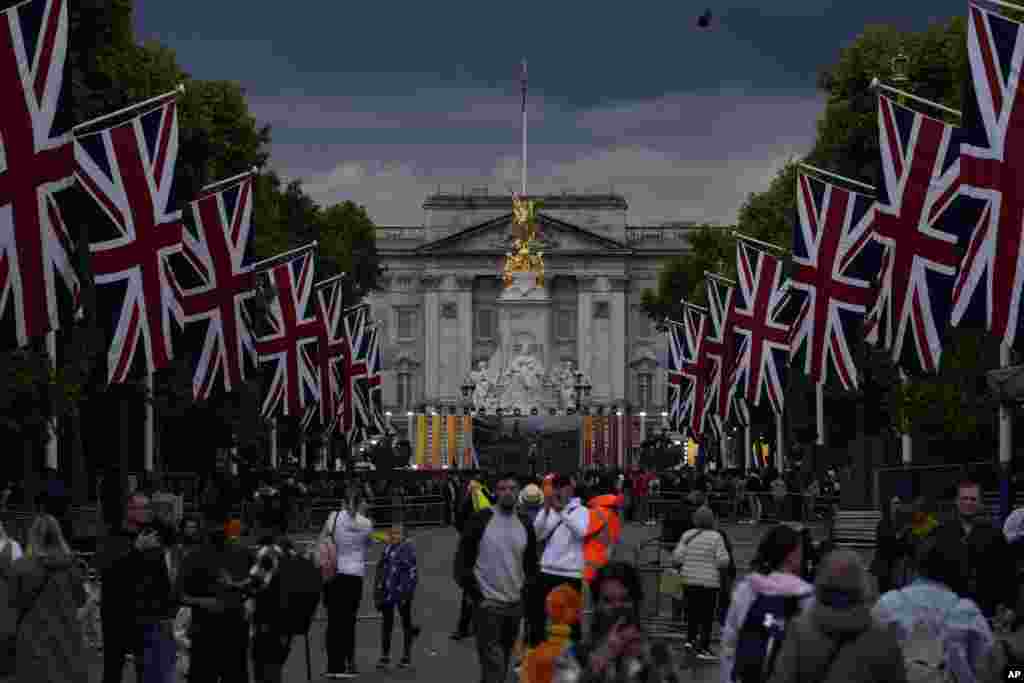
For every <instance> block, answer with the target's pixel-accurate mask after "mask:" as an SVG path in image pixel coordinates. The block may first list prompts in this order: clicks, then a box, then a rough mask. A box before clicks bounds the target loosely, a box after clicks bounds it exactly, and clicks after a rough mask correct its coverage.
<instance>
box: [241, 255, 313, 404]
mask: <svg viewBox="0 0 1024 683" xmlns="http://www.w3.org/2000/svg"><path fill="white" fill-rule="evenodd" d="M315 250H316V244H315V243H314V244H311V245H307V246H305V247H300V248H299V249H296V250H293V251H291V252H288V253H287V254H282V255H280V256H276V257H274V258H272V259H268V260H267V261H263V262H261V263H257V264H255V265H253V266H252V270H253V272H254V273H257V285H258V286H260V287H262V288H263V289H264V290H266V289H270V290H272V292H273V297H272V299H271V302H270V306H269V307H268V310H267V316H266V320H265V322H266V324H267V326H268V328H269V330H268V331H267V333H266V334H260V333H257V335H256V353H257V356H258V358H259V362H260V364H261V365H269V366H271V367H270V381H269V388H268V390H267V395H266V397H264V399H263V406H262V408H261V411H260V414H261V415H262V416H263V417H273V416H276V415H285V416H294V417H298V418H300V419H301V418H302V417H303V415H304V413H305V408H306V406H308V405H310V404H312V403H313V402H315V401H318V400H319V398H320V387H319V383H318V381H317V379H318V373H317V362H316V361H317V348H316V344H317V341H318V340H319V338H320V328H321V324H320V320H319V318H317V317H316V315H315V313H313V311H312V310H311V307H310V299H311V296H310V295H311V294H312V292H313V270H314V267H315V258H316V251H315Z"/></svg>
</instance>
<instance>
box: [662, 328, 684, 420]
mask: <svg viewBox="0 0 1024 683" xmlns="http://www.w3.org/2000/svg"><path fill="white" fill-rule="evenodd" d="M666 322H668V333H667V334H668V366H667V368H666V370H667V375H668V401H667V403H668V417H669V424H670V425H671V426H672V429H673V430H674V431H679V430H680V429H681V428H682V427H683V425H684V424H685V422H686V416H687V413H686V410H685V405H684V393H686V392H685V391H684V378H683V375H682V372H683V364H684V363H685V360H686V359H685V356H684V352H685V350H686V349H687V348H688V346H687V341H686V339H685V335H686V324H685V323H681V322H677V321H675V320H668V321H666Z"/></svg>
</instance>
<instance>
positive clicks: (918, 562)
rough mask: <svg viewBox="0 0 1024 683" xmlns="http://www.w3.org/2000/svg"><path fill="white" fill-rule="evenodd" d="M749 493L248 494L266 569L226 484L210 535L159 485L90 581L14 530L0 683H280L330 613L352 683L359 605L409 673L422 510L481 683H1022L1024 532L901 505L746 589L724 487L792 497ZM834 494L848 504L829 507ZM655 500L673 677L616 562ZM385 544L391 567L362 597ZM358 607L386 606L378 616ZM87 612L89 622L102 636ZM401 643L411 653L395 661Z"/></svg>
mask: <svg viewBox="0 0 1024 683" xmlns="http://www.w3.org/2000/svg"><path fill="white" fill-rule="evenodd" d="M748 474H749V476H747V475H745V476H743V477H737V476H732V477H731V478H730V475H729V473H720V474H718V475H714V474H712V475H708V474H703V473H698V472H696V471H695V470H690V469H684V470H679V471H673V472H668V473H661V474H655V473H652V472H645V471H643V470H634V471H627V472H622V471H604V472H588V473H583V474H582V475H580V476H579V477H578V478H577V477H572V476H568V475H564V474H551V475H548V476H545V477H543V478H531V477H520V476H518V475H514V474H504V475H499V476H496V477H493V476H492V477H479V476H477V477H473V476H472V475H469V474H466V473H450V474H448V476H445V477H443V478H438V479H435V480H429V481H418V482H402V483H399V482H371V481H364V480H359V479H357V478H349V479H347V480H342V481H339V482H336V481H332V480H330V479H327V478H319V479H310V480H304V481H303V480H301V479H299V478H297V477H295V475H291V474H284V475H281V476H280V477H278V478H269V477H262V478H259V479H256V480H255V481H254V482H253V484H252V488H251V489H250V490H249V491H248V492H246V493H242V491H243V490H244V489H238V490H237V491H236V494H235V495H236V496H237V497H240V498H241V499H242V500H246V501H248V502H251V503H253V504H254V505H256V504H261V505H262V508H260V509H261V510H269V511H271V513H268V519H266V520H265V522H266V523H265V524H259V525H254V526H256V527H257V528H258V529H259V530H260V532H261V533H262V532H267V533H266V534H265V535H263V536H262V537H260V538H259V540H258V542H257V543H256V544H255V547H252V545H251V541H250V543H249V544H248V545H247V544H243V543H242V542H241V536H242V527H243V524H242V520H240V519H239V518H237V516H236V515H235V514H234V513H233V510H235V509H236V508H235V506H234V505H233V504H232V500H233V498H232V495H226V496H225V495H223V491H225V485H224V484H223V483H222V482H221V483H220V484H219V491H220V492H221V493H222V495H220V496H214V495H213V494H211V493H210V490H211V489H212V490H217V489H218V487H216V486H210V487H207V489H206V491H204V492H203V493H202V494H201V495H202V496H205V501H204V500H202V499H201V500H200V501H199V503H200V505H199V513H200V514H196V515H191V514H188V513H185V514H183V515H182V516H181V517H180V519H178V520H176V522H177V523H175V524H172V520H169V519H167V518H165V517H164V516H162V515H161V514H160V510H161V508H159V506H155V505H154V504H153V501H154V499H156V500H160V489H161V487H160V485H159V483H145V482H144V483H143V485H142V487H141V488H139V489H138V490H136V491H134V492H132V493H131V494H130V495H129V496H127V499H126V500H125V499H122V500H123V503H122V505H121V506H120V509H119V510H110V511H109V512H110V514H114V515H116V516H115V520H114V522H113V524H112V528H111V532H110V533H107V534H106V535H104V537H103V538H102V539H101V540H100V542H99V543H98V545H97V548H96V552H95V556H94V557H93V559H92V562H91V566H90V567H86V566H84V565H83V564H82V563H81V562H79V561H78V560H77V559H76V556H75V554H74V553H73V552H72V549H71V548H70V546H69V543H68V541H67V540H66V534H65V531H64V529H65V528H66V520H62V519H60V518H58V515H59V514H60V513H61V512H63V511H64V508H60V507H57V508H53V509H48V510H47V511H46V513H43V514H40V515H38V516H37V517H36V518H35V520H34V521H33V522H32V523H31V525H30V527H29V528H28V531H27V533H26V534H25V535H24V546H23V545H22V544H21V543H19V542H18V541H17V540H15V539H14V538H10V537H8V535H7V534H6V533H5V532H4V531H3V529H2V527H0V589H2V590H0V629H2V630H0V636H6V640H4V641H3V642H5V643H6V645H5V646H4V647H0V669H6V670H7V671H6V672H7V673H8V674H13V675H14V676H16V680H19V681H22V680H24V681H83V682H84V681H85V680H87V678H88V670H89V666H88V665H87V664H86V663H85V658H86V657H87V656H88V653H87V643H89V642H90V640H93V641H96V642H99V643H102V650H103V652H102V660H103V681H104V683H115V682H119V681H121V680H122V676H123V675H124V669H125V665H126V662H127V661H128V660H133V662H134V671H135V675H136V678H137V681H138V683H150V682H152V683H170V681H174V680H177V678H176V677H177V676H178V675H179V674H186V675H187V676H188V680H190V681H199V682H200V683H202V682H204V681H225V682H229V681H238V682H239V683H241V682H242V681H246V682H248V681H249V680H250V677H251V679H252V680H255V681H257V683H279V682H280V681H281V680H282V675H283V674H282V672H283V667H284V664H285V661H286V659H287V656H288V653H289V651H290V649H291V641H292V638H293V637H294V636H295V635H298V634H300V633H306V632H308V629H309V626H310V622H311V620H312V617H313V612H314V611H315V610H316V609H317V606H318V604H320V603H322V604H323V605H324V606H325V609H326V616H327V628H326V635H325V641H324V643H325V648H326V652H327V671H326V674H325V675H326V677H327V678H329V679H342V678H354V677H355V676H357V675H358V673H359V671H358V664H357V661H356V633H357V628H356V625H357V619H358V616H359V614H360V608H361V603H362V601H363V599H364V595H366V594H371V595H372V601H373V608H374V609H375V610H376V611H377V612H379V614H380V616H381V618H380V622H379V623H380V635H379V641H378V644H379V656H378V659H377V668H378V669H379V670H382V671H386V670H389V669H391V667H392V666H393V665H394V666H396V667H397V668H399V669H402V668H409V667H411V666H412V665H413V660H414V656H415V651H416V648H415V643H416V641H417V638H418V637H419V636H420V634H421V632H422V628H421V626H420V625H419V624H418V622H417V619H416V614H415V610H414V603H415V596H416V592H417V587H418V585H419V578H420V577H419V569H418V558H417V552H416V547H415V544H413V543H411V542H410V541H409V539H408V538H407V537H406V530H405V526H404V521H403V519H402V515H401V514H397V513H395V509H396V508H394V507H391V508H388V506H386V505H382V504H381V503H380V501H381V500H382V499H383V500H392V501H394V500H395V499H396V498H397V499H399V501H401V500H408V499H412V498H414V497H417V496H424V495H425V496H435V497H438V498H439V499H441V500H443V501H444V505H443V507H444V516H445V521H448V522H450V523H451V524H452V525H454V526H455V528H456V530H457V531H458V533H459V541H458V546H457V552H456V555H455V557H454V558H453V570H452V573H453V578H454V581H455V584H456V585H457V586H458V587H459V588H460V589H461V591H462V598H461V605H460V610H459V615H458V619H457V622H456V623H455V628H454V629H453V632H452V634H451V638H452V639H453V640H462V639H465V638H470V637H472V638H474V640H475V644H476V652H477V657H478V659H479V665H480V680H481V681H482V682H483V683H497V682H498V681H501V682H502V683H504V682H505V681H506V680H507V679H508V676H509V672H510V670H513V669H515V671H517V672H518V673H519V674H520V675H521V676H523V677H524V678H523V680H524V681H525V682H526V683H548V679H550V681H551V682H552V683H581V682H582V681H587V682H597V681H608V682H609V683H611V682H612V681H616V682H618V681H644V682H652V683H655V682H660V681H666V682H669V681H681V680H684V677H683V674H682V673H681V666H682V663H683V662H684V661H686V662H692V661H703V662H705V663H708V664H712V663H715V664H717V665H718V667H719V672H720V674H719V675H720V678H721V681H722V683H752V682H753V681H771V683H790V682H793V683H795V682H796V681H804V682H814V681H840V680H842V681H847V680H852V681H865V682H868V681H897V682H898V681H904V680H907V681H932V680H934V681H940V680H942V681H957V682H958V683H975V682H976V681H977V682H987V681H994V680H1003V679H1004V677H1005V675H1006V673H1007V672H1008V671H1010V670H1012V669H1015V668H1016V667H1018V666H1019V665H1020V663H1021V661H1022V659H1021V658H1022V657H1024V592H1021V590H1020V587H1021V580H1020V579H1021V576H1022V573H1021V572H1022V571H1024V509H1022V510H1019V511H1016V512H1014V514H1012V515H1010V517H1009V518H1008V519H1007V520H1006V522H1005V525H1004V526H1003V528H998V527H996V526H994V525H993V524H992V523H991V522H990V521H989V520H988V518H987V516H986V514H985V511H984V510H983V496H982V491H981V487H980V486H979V485H978V484H976V483H974V482H971V481H964V482H961V483H960V485H959V486H958V488H957V497H956V516H955V518H954V519H951V520H948V521H940V520H939V518H938V516H937V515H936V514H935V511H934V510H933V509H932V508H931V507H930V506H929V503H928V501H926V500H924V499H915V500H913V501H908V502H904V501H901V500H899V499H893V500H891V501H890V502H889V504H888V505H887V506H886V507H885V509H884V510H883V515H882V521H881V522H880V524H879V528H878V530H877V532H878V533H877V537H878V546H877V549H876V550H875V552H874V553H873V559H872V561H871V562H870V563H869V564H865V562H864V560H863V559H862V557H861V555H860V554H858V553H856V552H851V551H846V550H835V551H833V550H832V549H830V548H829V547H828V544H827V543H825V544H816V543H814V542H813V541H812V539H811V535H810V531H809V529H808V528H807V527H806V526H802V525H799V524H792V523H780V524H776V523H773V524H772V525H771V526H769V527H768V528H766V530H765V531H764V533H763V534H761V537H760V540H759V542H758V545H757V552H756V555H755V559H754V561H753V563H752V565H751V566H750V567H749V568H748V567H741V566H738V563H737V559H736V555H735V553H734V548H733V543H732V539H731V538H730V534H729V532H728V529H727V525H725V524H723V523H722V520H721V516H720V515H719V514H718V513H717V512H718V511H717V510H716V506H715V504H714V503H715V502H716V501H717V502H720V501H721V498H720V497H716V493H717V492H720V491H721V490H723V487H725V488H728V487H729V486H733V487H734V488H733V490H734V491H736V490H739V491H741V492H742V493H743V494H746V493H748V492H749V491H750V487H749V486H750V480H751V479H762V477H763V478H765V479H770V480H771V482H772V484H774V482H776V481H778V480H779V478H785V476H786V473H783V474H781V475H779V474H778V473H775V474H774V477H773V476H772V475H773V473H771V472H762V473H754V474H751V473H748ZM832 476H833V475H831V474H830V475H827V476H826V480H829V479H831V477H832ZM811 484H813V485H817V482H814V481H812V482H811ZM755 486H756V484H755ZM835 486H838V482H836V484H835ZM51 488H55V487H51ZM770 488H771V486H769V489H770ZM755 490H757V491H760V490H761V489H755ZM826 490H828V491H829V493H833V492H834V488H833V485H832V484H829V485H828V486H827V487H825V488H819V492H820V495H829V494H826V493H825V492H824V491H826ZM321 496H322V497H323V498H324V499H328V500H334V501H336V503H335V509H334V510H332V512H331V513H330V514H329V515H328V516H327V519H326V520H325V522H324V523H323V525H322V528H321V529H320V532H319V536H318V538H317V542H316V544H315V545H314V547H313V548H312V552H311V553H309V554H307V555H303V554H301V553H300V552H299V550H298V549H297V548H296V547H295V546H294V545H293V544H292V543H291V542H290V541H289V540H288V537H287V533H288V532H290V531H292V530H294V529H296V528H303V527H304V526H305V527H308V525H309V520H308V519H305V520H304V519H303V518H302V514H303V512H302V505H303V504H302V501H303V500H306V499H311V498H314V497H321ZM51 497H56V496H53V495H51ZM758 498H759V497H756V496H755V497H753V499H758ZM750 499H751V498H750V497H747V498H746V500H750ZM282 500H284V501H287V503H286V504H283V505H282V504H281V501H282ZM652 500H662V501H664V500H672V501H673V503H672V504H671V506H668V507H666V508H664V509H663V510H662V511H661V515H660V516H661V517H662V519H661V521H662V523H663V533H662V540H663V541H665V540H670V543H669V544H668V545H669V547H670V549H671V553H670V555H669V557H670V560H669V564H670V565H671V566H670V567H669V568H668V569H667V570H666V575H665V576H664V577H662V582H661V585H660V586H659V590H661V591H663V592H668V593H670V594H671V597H672V607H673V609H672V616H673V620H674V621H675V622H677V624H678V627H679V630H680V631H682V632H683V633H684V634H685V636H686V648H685V650H684V651H683V652H682V653H680V652H677V651H675V650H673V649H671V648H668V647H666V646H665V645H663V644H659V641H658V640H657V639H655V638H653V637H652V636H651V634H650V632H649V631H648V629H647V628H646V627H645V625H644V622H643V619H642V618H641V614H642V613H641V609H642V606H643V605H644V603H645V595H644V593H645V591H644V584H643V582H642V581H641V579H640V575H639V573H638V570H637V568H636V567H634V566H633V565H632V564H631V563H630V562H629V561H628V560H627V559H626V558H625V557H624V554H623V553H619V552H617V548H618V546H619V543H620V541H621V536H622V528H623V524H624V523H627V522H628V521H629V520H630V519H632V520H633V521H634V522H635V523H637V524H645V523H646V522H647V519H648V516H649V515H651V505H650V502H651V501H652ZM740 500H743V498H740ZM269 501H273V502H272V503H271V504H268V502H269ZM374 506H376V511H374ZM44 507H45V506H44ZM751 508H753V505H751ZM385 509H389V510H390V512H388V513H387V515H384V514H375V512H383V511H384V510H385ZM399 509H400V506H399ZM801 509H802V510H803V512H806V508H801ZM811 509H812V510H813V508H811ZM281 510H284V512H281ZM791 511H792V512H794V513H797V512H798V511H797V510H791ZM50 512H55V513H57V514H49V513H50ZM275 515H279V517H276V519H277V521H278V524H277V525H275V524H273V523H271V522H273V520H274V516H275ZM751 515H752V517H753V518H754V519H757V516H756V515H755V514H754V510H751ZM780 516H781V515H780ZM792 516H793V517H799V516H800V515H799V514H793V515H792ZM385 517H386V518H385ZM374 544H379V546H380V548H381V554H380V560H379V561H378V562H377V563H376V564H375V570H374V571H373V572H372V575H368V569H367V568H368V566H374V564H373V563H368V562H367V556H368V551H369V549H370V548H371V546H373V545H374ZM630 559H631V558H630ZM87 570H91V571H92V572H94V573H95V575H96V578H98V579H99V580H98V582H91V581H90V580H89V579H90V577H89V572H88V571H87ZM303 572H304V573H303ZM296 577H301V580H299V579H297V578H296ZM670 578H671V579H673V581H668V580H667V579H670ZM364 584H368V585H366V587H367V588H372V590H371V591H368V592H366V593H364ZM282 586H285V587H286V588H282ZM97 587H102V589H101V591H100V590H97ZM299 587H305V591H304V592H303V590H300V588H299ZM566 591H568V592H569V593H570V594H572V595H575V596H577V599H578V600H581V601H582V600H583V597H584V596H589V600H590V604H589V605H588V607H589V608H590V610H592V617H591V619H590V623H589V628H587V629H584V628H583V623H582V619H572V620H569V621H568V622H567V623H566V624H565V633H564V637H563V638H562V639H558V638H555V637H554V634H555V632H556V626H560V624H555V622H552V621H551V619H550V618H549V614H550V613H551V612H550V610H551V605H552V600H553V599H555V596H556V595H557V596H559V599H562V598H561V596H562V595H563V594H564V592H566ZM4 596H6V599H4ZM90 608H91V610H92V613H94V616H95V617H98V618H96V619H90V618H89V617H88V615H89V614H90V613H91V612H90ZM396 616H397V618H396ZM684 619H685V626H684V624H683V620H684ZM396 621H398V622H399V624H400V628H401V631H402V639H401V640H402V642H401V650H400V653H399V654H398V656H397V658H395V659H393V658H392V641H393V632H394V630H395V626H396V625H395V622H396ZM91 629H94V630H95V631H96V633H91V632H90V630H91ZM716 630H718V631H720V641H719V644H718V647H717V651H716V649H715V647H714V639H713V635H714V633H715V631H716ZM555 646H557V647H555ZM393 662H394V664H393ZM527 672H534V673H533V676H534V677H533V678H529V679H526V678H525V676H526V674H527ZM537 672H545V673H543V674H538V673H537Z"/></svg>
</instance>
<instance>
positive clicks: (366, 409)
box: [350, 324, 386, 443]
mask: <svg viewBox="0 0 1024 683" xmlns="http://www.w3.org/2000/svg"><path fill="white" fill-rule="evenodd" d="M380 331H381V328H380V325H379V324H370V325H368V326H367V329H366V333H365V338H366V355H365V356H361V355H360V356H357V358H360V357H365V358H366V375H365V376H363V377H360V378H358V379H357V380H356V392H355V396H354V398H355V403H354V405H353V408H354V412H355V416H356V425H357V426H356V428H355V430H354V431H353V432H352V435H353V436H352V439H353V441H350V442H351V443H355V442H358V441H365V440H366V439H369V438H372V437H374V436H381V435H383V434H384V433H385V431H386V429H385V425H384V410H383V404H382V400H381V374H380V371H381V357H380V351H381V349H380Z"/></svg>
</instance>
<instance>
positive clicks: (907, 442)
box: [900, 369, 914, 465]
mask: <svg viewBox="0 0 1024 683" xmlns="http://www.w3.org/2000/svg"><path fill="white" fill-rule="evenodd" d="M900 383H901V384H902V385H903V386H906V384H907V375H906V373H905V372H903V370H902V369H901V370H900ZM904 422H906V420H904ZM907 429H908V431H906V432H900V455H901V456H902V460H903V464H904V465H909V464H910V463H911V462H913V460H914V439H913V437H912V436H911V435H910V431H909V423H907Z"/></svg>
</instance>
